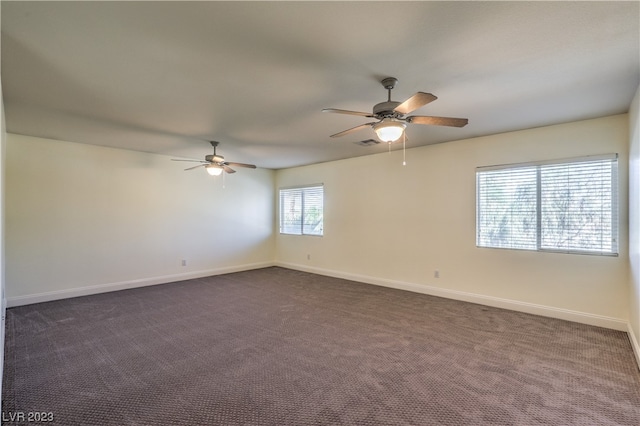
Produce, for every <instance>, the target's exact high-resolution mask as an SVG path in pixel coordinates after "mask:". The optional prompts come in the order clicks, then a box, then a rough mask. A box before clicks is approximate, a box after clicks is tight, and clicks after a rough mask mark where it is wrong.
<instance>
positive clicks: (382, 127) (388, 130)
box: [373, 118, 407, 142]
mask: <svg viewBox="0 0 640 426" xmlns="http://www.w3.org/2000/svg"><path fill="white" fill-rule="evenodd" d="M406 127H407V125H406V124H405V123H403V122H401V121H396V120H392V119H388V118H385V119H383V120H382V121H381V122H379V123H376V124H374V125H373V130H375V132H376V135H378V138H379V139H380V140H381V141H382V142H395V141H397V140H398V139H400V137H401V136H402V133H403V132H404V129H405V128H406Z"/></svg>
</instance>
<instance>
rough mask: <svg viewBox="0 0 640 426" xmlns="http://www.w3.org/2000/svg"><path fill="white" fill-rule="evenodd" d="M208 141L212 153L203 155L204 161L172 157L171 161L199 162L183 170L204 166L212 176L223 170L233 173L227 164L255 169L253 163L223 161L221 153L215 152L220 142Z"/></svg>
mask: <svg viewBox="0 0 640 426" xmlns="http://www.w3.org/2000/svg"><path fill="white" fill-rule="evenodd" d="M210 143H211V146H213V155H207V156H205V157H204V161H202V160H178V159H176V158H172V159H171V161H190V162H194V163H200V164H198V165H197V166H193V167H189V168H187V169H184V170H185V171H187V170H193V169H197V168H198V167H204V168H205V169H206V170H207V173H209V174H210V175H212V176H218V175H220V174H221V173H222V172H223V171H225V172H227V173H235V172H236V171H235V170H233V169H232V168H231V167H229V166H234V167H247V168H249V169H255V168H256V166H255V165H253V164H245V163H233V162H230V161H225V160H224V157H223V156H222V155H218V154H216V147H217V146H218V144H219V143H220V142H216V141H210Z"/></svg>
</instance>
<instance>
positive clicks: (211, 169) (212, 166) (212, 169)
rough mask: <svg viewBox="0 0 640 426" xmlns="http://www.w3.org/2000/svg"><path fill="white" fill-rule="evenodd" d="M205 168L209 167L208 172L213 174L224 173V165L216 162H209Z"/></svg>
mask: <svg viewBox="0 0 640 426" xmlns="http://www.w3.org/2000/svg"><path fill="white" fill-rule="evenodd" d="M204 168H205V169H207V173H209V174H210V175H211V176H220V175H221V174H222V167H220V166H217V165H215V164H207V165H206V166H204Z"/></svg>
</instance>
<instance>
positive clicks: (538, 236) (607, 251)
mask: <svg viewBox="0 0 640 426" xmlns="http://www.w3.org/2000/svg"><path fill="white" fill-rule="evenodd" d="M598 162H600V163H602V164H607V163H609V164H611V183H610V185H611V186H610V188H611V194H610V201H611V209H610V210H609V209H608V208H607V209H605V210H604V212H605V217H607V218H610V222H609V221H608V222H606V223H607V226H610V229H611V244H610V245H608V244H603V245H602V246H601V247H600V249H599V250H597V249H593V248H586V247H582V248H575V247H571V248H566V247H565V248H551V247H548V246H547V247H545V244H544V242H543V241H542V239H543V238H542V235H543V234H544V232H545V230H548V229H549V228H545V225H544V222H545V217H543V216H544V213H543V210H544V209H543V206H544V203H543V201H542V195H541V194H542V193H543V192H545V193H547V192H546V191H547V190H548V186H544V185H543V183H542V181H541V173H543V172H544V171H545V170H550V169H552V168H553V167H558V166H560V167H561V166H569V168H570V167H571V165H572V164H576V165H577V164H579V163H583V164H586V163H592V164H596V163H598ZM577 167H579V166H577ZM577 167H576V169H577ZM545 168H546V169H545ZM518 170H520V171H521V172H522V173H523V175H524V173H526V171H528V172H529V173H531V172H532V171H534V172H533V173H535V220H531V221H530V223H531V224H533V223H534V222H535V228H533V227H531V228H529V229H528V231H529V232H531V229H533V230H534V231H535V240H536V241H535V244H533V242H532V240H531V237H530V235H529V237H528V240H527V241H526V242H524V243H522V244H523V245H529V246H531V247H525V248H523V247H517V245H518V244H519V243H520V240H518V241H517V242H515V243H507V244H504V245H499V244H495V243H494V244H493V245H492V243H491V242H490V241H488V239H487V237H486V232H487V229H486V227H485V229H481V228H482V226H483V224H484V223H485V222H484V218H483V217H482V215H483V214H489V213H488V212H492V211H491V210H490V209H489V207H488V206H486V208H485V211H484V212H483V206H482V205H481V204H482V198H483V196H484V194H486V193H487V189H488V187H486V186H485V187H482V188H481V186H482V185H481V180H482V179H481V178H484V176H491V172H494V171H504V172H509V171H514V173H515V174H516V175H517V174H518ZM483 174H484V176H483ZM494 175H497V174H496V173H494ZM505 182H506V180H505ZM528 182H529V184H531V183H532V180H529V181H528ZM555 182H556V181H549V184H550V185H552V184H553V183H555ZM602 182H607V181H606V180H602ZM505 187H506V184H505ZM531 198H533V197H531ZM618 198H619V195H618V154H606V155H597V156H587V157H580V158H570V159H562V160H552V161H542V162H533V163H520V164H507V165H497V166H486V167H478V168H476V247H482V248H499V249H512V250H533V251H541V252H557V253H571V254H591V255H603V256H618V253H619V246H618V236H619V218H618V208H619V206H618V202H619V201H618ZM485 204H486V203H485ZM529 214H531V213H529ZM525 215H526V213H525ZM603 228H606V226H605V227H603ZM525 229H526V228H525ZM509 231H510V232H511V231H512V229H511V228H509ZM600 232H601V236H605V235H607V233H605V231H604V230H603V229H602V228H601V229H600ZM516 239H518V237H516ZM523 241H524V240H523ZM509 244H512V246H509Z"/></svg>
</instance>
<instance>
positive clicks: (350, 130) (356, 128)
mask: <svg viewBox="0 0 640 426" xmlns="http://www.w3.org/2000/svg"><path fill="white" fill-rule="evenodd" d="M373 124H376V122H372V123H365V124H361V125H359V126H356V127H352V128H350V129H347V130H344V131H342V132H340V133H336V134H335V135H331V137H332V138H338V137H340V136H344V135H347V134H349V133H352V132H356V131H358V130H362V129H364V128H365V127H371V125H373Z"/></svg>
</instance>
